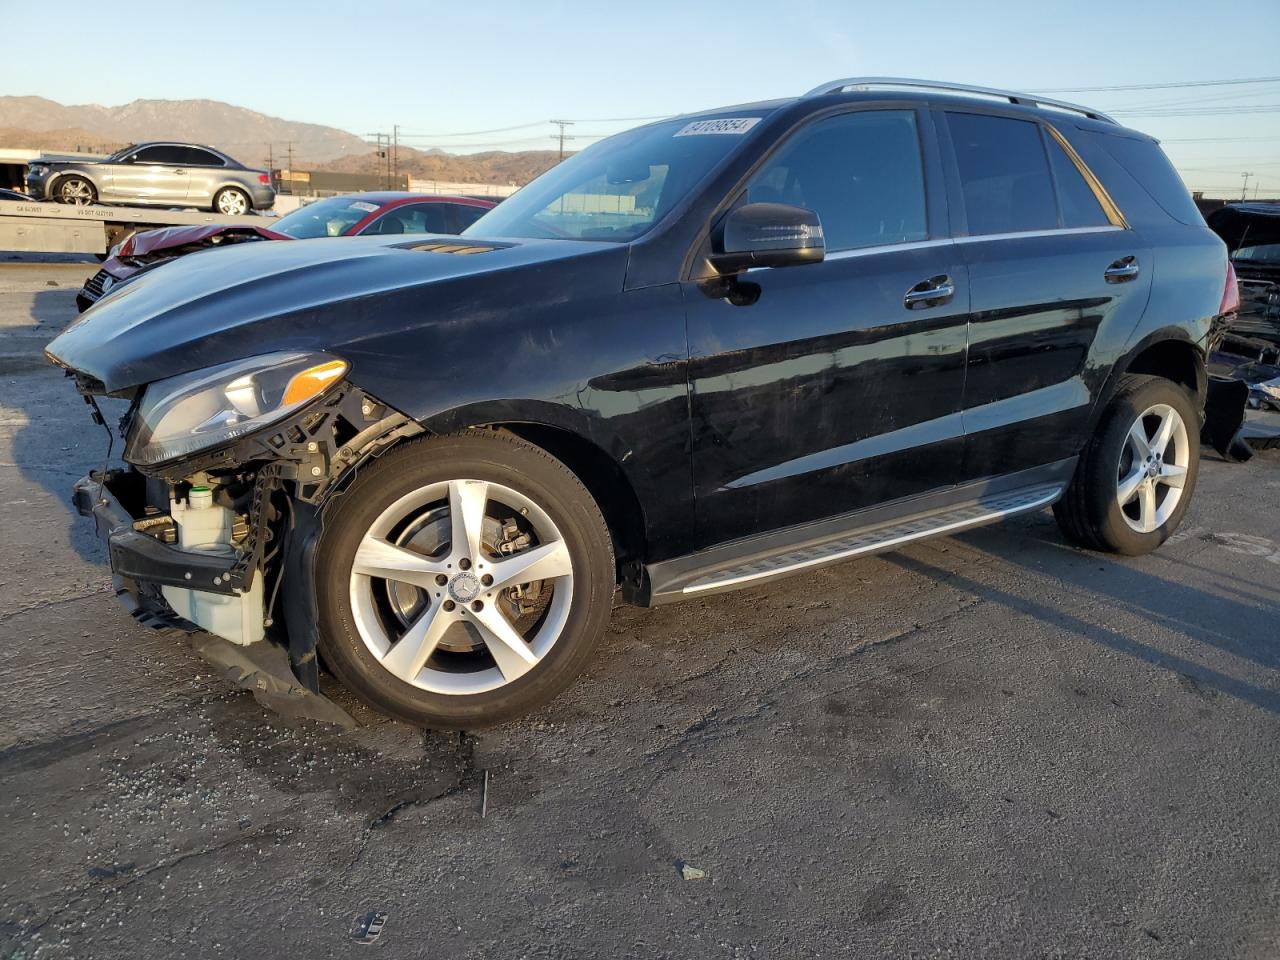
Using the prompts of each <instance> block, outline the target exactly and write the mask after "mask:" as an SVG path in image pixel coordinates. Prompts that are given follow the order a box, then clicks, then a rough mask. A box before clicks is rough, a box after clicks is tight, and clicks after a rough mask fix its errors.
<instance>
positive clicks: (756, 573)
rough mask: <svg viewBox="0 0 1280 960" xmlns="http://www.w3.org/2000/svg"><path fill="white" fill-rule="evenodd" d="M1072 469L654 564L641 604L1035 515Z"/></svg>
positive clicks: (712, 590) (1061, 487)
mask: <svg viewBox="0 0 1280 960" xmlns="http://www.w3.org/2000/svg"><path fill="white" fill-rule="evenodd" d="M1074 465H1075V458H1074V457H1073V458H1071V460H1070V461H1064V462H1062V464H1061V465H1060V469H1061V472H1062V473H1063V474H1064V476H1062V478H1061V479H1058V478H1054V479H1053V480H1052V481H1049V482H1045V480H1044V477H1043V474H1041V476H1040V477H1039V478H1038V479H1040V480H1041V482H1040V483H1037V484H1035V485H1034V486H1020V487H1018V488H1015V489H1008V490H1005V491H1002V492H998V493H997V492H994V491H991V490H990V489H988V490H986V491H984V495H982V496H981V497H979V498H977V499H970V500H968V501H967V502H960V503H957V502H955V501H954V500H953V501H952V502H951V503H950V504H948V505H946V506H940V505H939V506H934V507H933V508H932V509H926V510H920V509H917V510H916V511H915V512H913V513H910V514H909V515H905V516H903V515H899V516H897V517H894V518H889V517H886V516H885V515H884V513H882V512H880V511H874V510H873V511H868V512H865V513H864V514H862V515H861V516H857V515H854V516H850V517H848V518H844V524H843V526H844V529H843V530H833V529H832V524H831V523H830V522H828V523H823V524H821V525H819V526H818V527H817V528H810V533H811V534H813V533H817V534H818V535H817V536H812V537H811V538H804V539H802V538H801V537H802V536H803V529H802V530H792V531H780V532H775V533H772V534H766V535H764V536H763V537H758V538H751V539H750V540H748V541H740V542H739V543H738V544H737V545H736V548H737V549H736V550H735V551H734V552H736V553H737V556H736V557H730V556H727V555H726V554H728V552H729V550H730V549H733V547H734V546H735V545H726V547H720V548H716V549H713V550H708V551H703V552H702V553H701V554H694V555H692V556H688V557H679V558H677V559H675V560H671V561H667V562H665V563H658V564H653V565H651V566H649V567H648V568H647V569H646V571H645V573H646V574H647V578H648V583H649V586H650V592H649V595H648V597H647V598H645V599H647V603H648V605H657V604H662V603H670V602H672V601H675V600H683V599H688V598H691V597H698V596H706V595H708V594H712V593H719V592H721V591H724V590H733V589H736V588H739V587H745V586H756V585H758V584H761V583H765V582H767V581H769V580H772V579H774V578H776V577H784V576H787V575H788V574H792V573H797V572H800V571H803V570H809V569H812V568H814V567H819V566H824V565H826V564H829V563H837V562H839V561H841V560H849V559H852V558H854V557H865V556H869V555H871V554H874V553H880V552H883V551H885V550H892V549H894V548H896V547H900V546H903V545H904V544H907V543H911V542H913V541H916V540H924V539H926V538H929V537H939V536H946V535H948V534H952V533H959V532H960V531H962V530H970V529H972V528H974V527H980V526H984V525H986V524H989V523H996V522H998V521H1000V520H1004V519H1006V518H1008V517H1013V516H1016V515H1018V514H1020V513H1030V512H1032V511H1035V510H1040V509H1043V508H1044V507H1047V506H1049V505H1050V504H1051V503H1053V502H1054V501H1055V500H1057V499H1058V498H1059V497H1060V496H1062V492H1063V490H1065V489H1066V484H1067V481H1068V480H1069V478H1070V475H1071V474H1070V468H1071V467H1074ZM1055 466H1059V465H1055ZM919 506H921V507H922V506H924V504H919ZM819 531H820V532H819ZM798 534H799V535H800V536H797V535H798ZM633 602H634V601H633ZM641 602H644V600H641Z"/></svg>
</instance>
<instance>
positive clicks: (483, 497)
mask: <svg viewBox="0 0 1280 960" xmlns="http://www.w3.org/2000/svg"><path fill="white" fill-rule="evenodd" d="M573 585H574V577H573V563H572V560H571V557H570V555H569V549H568V545H567V544H566V543H565V540H564V537H563V536H562V535H561V533H560V530H559V529H558V528H557V527H556V525H555V523H554V522H553V521H552V520H551V518H550V516H548V514H547V513H546V511H545V510H543V509H542V508H541V507H540V506H538V504H536V503H534V502H533V501H532V500H530V499H529V498H528V497H526V496H525V495H523V494H521V493H519V492H518V491H516V490H513V489H511V488H510V487H506V486H503V485H502V484H498V483H489V482H486V481H483V480H468V479H457V480H450V481H446V482H441V483H434V484H430V485H428V486H426V487H423V488H421V489H418V490H415V491H414V492H412V493H410V494H407V495H406V496H404V497H401V498H400V499H399V500H397V501H396V502H395V503H393V504H391V505H390V506H389V507H387V509H386V510H384V511H383V512H382V513H381V514H380V515H379V516H378V518H377V519H376V520H375V521H374V522H373V524H372V525H371V526H370V527H369V529H368V530H367V531H366V533H365V534H364V536H363V538H362V539H361V541H360V545H359V547H358V548H357V550H356V554H355V558H354V560H353V562H352V567H351V576H350V598H351V608H352V613H353V619H354V621H355V624H354V625H355V627H356V630H357V632H358V633H359V635H360V638H361V640H362V641H363V642H364V644H365V646H366V647H367V648H368V650H369V651H370V653H372V654H373V656H374V657H375V658H376V659H377V660H378V662H379V663H380V664H381V665H382V666H383V668H384V669H386V670H388V671H389V672H390V673H391V674H393V675H394V676H396V677H398V678H399V679H400V680H402V681H403V682H405V683H408V684H411V685H413V686H415V687H419V688H421V689H423V690H428V691H431V692H434V693H443V694H455V695H460V694H475V693H482V692H485V691H488V690H494V689H497V688H499V687H502V686H504V685H506V684H508V683H511V682H513V681H515V680H518V679H519V678H520V677H522V676H524V675H525V674H527V673H528V672H529V671H530V670H532V669H533V668H534V667H536V666H537V665H538V664H539V662H541V660H542V659H543V658H544V657H546V655H547V654H548V652H549V651H550V650H551V648H552V646H553V645H554V644H555V643H556V641H557V640H558V639H559V637H560V635H561V633H562V632H563V631H564V627H565V623H566V621H567V619H568V616H569V610H570V604H571V601H572V597H573Z"/></svg>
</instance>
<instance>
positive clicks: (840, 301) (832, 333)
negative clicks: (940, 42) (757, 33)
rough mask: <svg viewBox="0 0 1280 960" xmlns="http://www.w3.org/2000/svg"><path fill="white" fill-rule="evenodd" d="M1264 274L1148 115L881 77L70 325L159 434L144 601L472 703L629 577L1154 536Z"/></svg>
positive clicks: (513, 685) (558, 677) (465, 720)
mask: <svg viewBox="0 0 1280 960" xmlns="http://www.w3.org/2000/svg"><path fill="white" fill-rule="evenodd" d="M1229 292H1230V293H1231V294H1234V290H1230V291H1229V288H1228V286H1227V257H1226V250H1225V248H1224V246H1223V244H1222V241H1221V240H1219V239H1218V238H1217V237H1216V236H1215V235H1214V234H1213V233H1212V232H1211V231H1210V230H1209V229H1208V228H1207V227H1206V226H1205V224H1204V221H1203V220H1202V219H1201V217H1200V214H1199V213H1198V212H1197V210H1196V207H1195V205H1194V204H1193V203H1192V200H1191V197H1190V196H1189V195H1188V194H1187V191H1186V189H1185V188H1184V187H1183V185H1182V183H1181V181H1180V180H1179V178H1178V176H1177V174H1176V173H1175V172H1174V170H1173V168H1172V166H1171V165H1170V164H1169V162H1168V160H1167V159H1166V158H1165V156H1164V154H1163V153H1162V152H1161V150H1160V148H1159V147H1158V146H1157V144H1156V142H1155V141H1153V140H1152V139H1150V138H1149V137H1146V136H1144V135H1142V134H1140V133H1136V132H1134V131H1132V130H1127V129H1125V128H1123V127H1121V126H1120V125H1119V124H1117V123H1115V122H1114V121H1112V120H1111V119H1109V118H1108V117H1106V116H1104V115H1102V114H1100V113H1097V112H1096V111H1093V110H1089V109H1087V108H1083V107H1075V106H1071V105H1067V104H1059V103H1052V102H1049V101H1045V100H1043V99H1041V98H1036V97H1030V96H1027V95H1024V94H1012V93H1007V92H999V91H989V90H978V89H975V88H956V87H946V86H944V85H938V84H930V83H926V82H923V81H902V80H877V79H853V80H842V81H835V82H832V83H829V84H825V85H823V86H822V87H820V88H819V89H817V90H814V91H812V92H811V93H809V94H807V95H805V96H803V97H799V98H796V99H789V100H779V101H774V102H770V103H758V104H750V105H747V106H739V107H728V108H725V109H723V110H716V111H712V112H709V113H704V114H699V115H696V116H685V117H679V118H677V119H672V120H665V121H661V122H658V123H653V124H649V125H648V126H644V127H641V128H638V129H635V130H632V131H630V132H627V133H624V134H620V135H618V136H615V137H612V138H610V139H608V140H605V141H602V142H601V143H599V144H596V145H595V146H592V147H590V148H588V149H586V150H584V151H582V152H581V153H578V154H576V155H574V156H573V157H571V158H570V159H568V160H566V161H565V162H564V163H562V164H560V165H558V166H556V167H555V168H553V169H552V170H551V171H549V172H548V173H546V174H544V175H543V176H542V177H540V178H539V179H538V180H536V181H534V182H533V183H532V184H530V185H529V186H527V187H525V188H524V189H523V190H521V191H520V192H519V193H517V194H516V195H515V196H514V197H512V198H510V199H508V200H506V201H504V202H503V203H502V204H501V205H500V206H498V207H496V208H495V209H494V210H492V211H490V212H489V213H488V214H486V215H485V216H484V217H483V218H481V219H480V220H479V221H478V222H477V223H476V224H474V225H473V226H472V227H470V228H469V229H468V230H467V231H466V232H465V233H464V234H463V235H462V236H461V237H459V238H457V239H449V240H445V239H436V238H428V239H414V238H408V239H406V238H401V237H356V238H352V239H340V240H333V241H328V242H324V243H319V242H317V243H309V244H308V243H280V244H268V245H266V248H265V249H257V248H251V247H249V246H240V247H236V248H233V249H230V250H227V251H224V252H223V253H221V254H219V255H218V256H216V257H204V256H199V257H190V258H187V259H185V260H182V261H179V262H178V263H175V264H173V265H172V266H171V267H168V268H166V269H165V270H162V271H157V272H156V273H155V274H151V275H148V276H143V277H141V278H139V279H138V280H137V281H135V282H134V283H131V284H129V285H128V286H127V287H126V288H125V289H124V290H122V291H120V294H119V295H118V296H113V297H111V298H110V299H109V300H106V301H104V302H103V303H101V304H99V305H98V306H97V307H96V308H95V309H94V310H92V311H90V312H89V313H88V314H86V315H85V317H84V318H83V319H82V320H81V321H80V322H79V323H78V324H73V325H72V326H71V327H69V328H68V329H67V330H66V331H65V332H64V333H63V334H62V335H61V336H59V337H58V338H57V339H56V340H55V341H53V343H52V344H51V345H50V346H49V348H48V355H49V357H50V358H51V359H52V360H53V362H55V363H57V364H59V365H61V366H62V367H64V368H66V369H67V370H68V371H69V372H70V373H71V374H72V375H73V376H74V379H75V381H76V383H77V384H78V386H79V388H80V389H81V390H82V391H83V392H85V393H86V394H87V395H89V396H90V397H94V396H100V395H109V396H115V397H124V398H128V399H129V400H130V401H131V407H130V411H129V414H128V416H127V417H126V418H125V421H124V422H123V423H122V425H121V429H122V432H123V434H124V436H125V437H126V438H127V440H126V446H125V451H124V458H125V460H126V461H127V463H128V466H127V467H126V468H125V469H121V470H113V471H111V472H109V473H107V474H106V475H102V474H98V473H92V474H90V475H89V476H87V477H86V478H84V479H83V480H81V481H80V482H79V484H78V485H77V487H76V491H77V492H76V499H77V503H78V504H79V507H80V510H81V511H82V512H83V513H85V514H86V515H92V516H93V517H95V518H96V521H97V527H98V530H99V532H100V533H101V534H102V535H103V536H105V537H106V539H107V540H108V541H109V544H110V553H111V558H112V564H113V567H114V570H115V574H116V576H117V578H118V583H119V586H120V591H121V595H122V596H123V597H125V598H126V600H127V601H128V602H130V603H132V604H133V605H134V606H135V607H136V608H137V609H138V611H139V614H140V615H141V616H145V617H148V618H151V619H158V620H161V621H163V622H174V617H175V614H176V615H177V616H178V617H180V618H181V620H183V621H191V622H194V623H195V624H198V625H200V626H202V627H205V628H206V629H209V630H211V631H213V632H215V633H219V634H220V635H222V636H224V637H226V638H228V639H229V640H231V641H233V642H235V643H257V642H260V641H261V640H262V638H263V637H264V635H265V637H266V642H268V643H279V644H282V645H285V646H286V647H287V650H288V653H289V656H290V658H291V662H292V664H293V669H294V671H295V672H296V676H297V678H298V680H299V681H301V682H302V683H304V684H306V685H308V686H310V687H311V688H312V689H315V688H316V683H317V674H316V670H317V656H316V653H317V648H318V650H319V653H320V654H321V655H322V657H323V660H324V662H325V663H326V664H327V666H328V667H330V668H331V669H332V670H333V671H334V673H336V674H337V676H338V677H339V678H340V679H341V680H342V681H343V682H345V683H346V684H347V685H348V686H349V687H350V688H351V689H352V690H353V691H355V692H356V693H357V694H358V695H359V696H360V697H362V698H363V699H365V700H366V701H368V702H369V703H372V704H374V705H376V706H377V707H379V708H381V709H383V710H385V711H387V712H389V713H392V714H395V715H396V716H399V717H403V718H406V719H408V720H411V721H414V722H418V723H425V724H431V725H443V726H472V725H475V724H482V723H488V722H492V721H495V720H498V719H500V718H504V717H509V716H512V715H514V714H517V713H520V712H522V711H526V710H529V709H530V708H532V707H533V706H535V705H536V704H539V703H541V702H543V701H544V700H546V699H547V698H548V697H550V696H552V695H553V694H554V693H555V692H556V691H558V690H560V689H562V688H563V687H564V686H565V685H566V684H568V683H569V682H570V680H571V679H572V678H573V677H574V676H575V675H576V674H577V673H578V672H579V671H580V670H581V669H582V668H583V666H584V665H585V664H586V662H587V659H588V657H589V655H590V653H591V651H592V649H593V647H594V645H595V643H596V641H597V638H598V637H599V635H600V633H601V632H602V630H603V628H604V627H605V625H606V623H607V622H608V619H609V615H610V607H611V604H612V602H613V598H614V593H615V590H616V589H617V588H618V587H621V591H622V596H623V598H624V599H626V600H628V601H630V602H632V603H637V604H646V605H647V604H658V603H665V602H668V601H672V600H679V599H688V598H699V597H705V596H707V595H709V594H713V593H717V592H719V591H723V590H730V589H734V588H737V587H743V586H757V585H759V584H762V583H765V582H767V581H769V580H772V579H773V578H776V577H781V576H783V575H789V574H790V575H798V576H807V575H811V574H812V573H813V571H814V570H815V569H817V568H818V567H820V566H822V565H823V564H827V563H831V562H833V561H838V560H842V559H845V558H849V557H858V556H864V555H867V554H870V553H874V552H876V551H879V550H886V549H891V548H894V547H896V546H899V545H902V544H905V543H909V542H911V541H914V540H918V539H921V538H924V537H931V536H939V535H943V534H949V533H954V532H956V531H959V530H965V529H968V528H970V527H975V526H978V525H980V524H984V523H989V522H992V521H996V520H1000V519H1002V518H1005V517H1010V516H1014V515H1017V514H1021V513H1026V512H1028V511H1035V510H1040V509H1043V508H1045V507H1048V506H1049V505H1051V504H1052V505H1053V506H1054V511H1055V513H1056V515H1057V518H1058V520H1059V522H1060V524H1061V526H1062V529H1063V531H1064V532H1065V533H1066V535H1067V537H1068V538H1070V539H1071V540H1072V541H1074V542H1076V543H1079V544H1083V545H1085V546H1088V547H1091V548H1094V549H1098V550H1107V551H1112V552H1116V553H1121V554H1140V553H1145V552H1147V551H1149V550H1153V549H1154V548H1156V547H1157V546H1158V545H1159V544H1160V543H1162V542H1163V541H1164V540H1165V539H1166V538H1167V537H1169V535H1170V534H1171V533H1172V532H1173V530H1174V529H1175V528H1176V527H1177V526H1178V523H1179V522H1180V521H1181V519H1182V517H1183V515H1184V514H1185V512H1186V510H1187V506H1188V502H1189V501H1190V498H1191V495H1192V491H1193V490H1194V488H1195V483H1196V472H1197V467H1198V463H1199V447H1198V443H1197V433H1198V430H1199V420H1200V417H1201V408H1202V403H1203V396H1204V391H1205V372H1204V356H1203V346H1204V344H1205V342H1206V337H1207V335H1208V332H1209V329H1210V326H1211V324H1212V323H1213V322H1214V320H1215V318H1216V317H1217V316H1218V315H1219V314H1221V313H1222V312H1223V311H1224V298H1225V297H1227V295H1228V293H1229ZM1227 305H1229V304H1227ZM780 589H785V587H780ZM266 624H269V626H264V625H266ZM286 679H288V678H286Z"/></svg>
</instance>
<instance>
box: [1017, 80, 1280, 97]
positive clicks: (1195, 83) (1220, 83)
mask: <svg viewBox="0 0 1280 960" xmlns="http://www.w3.org/2000/svg"><path fill="white" fill-rule="evenodd" d="M1247 83H1280V77H1242V78H1240V79H1238V80H1186V81H1181V82H1178V83H1129V84H1119V85H1114V86H1106V87H1054V88H1053V89H1051V90H1032V91H1031V92H1032V93H1103V92H1107V91H1111V90H1178V89H1182V88H1185V87H1229V86H1239V85H1243V84H1247Z"/></svg>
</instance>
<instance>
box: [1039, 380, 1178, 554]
mask: <svg viewBox="0 0 1280 960" xmlns="http://www.w3.org/2000/svg"><path fill="white" fill-rule="evenodd" d="M1196 419H1197V418H1196V411H1195V407H1194V405H1193V401H1192V397H1191V394H1190V393H1189V392H1188V391H1187V389H1186V388H1185V387H1182V386H1180V385H1179V384H1177V383H1174V382H1173V381H1171V380H1166V379H1163V378H1161V377H1151V376H1141V375H1137V374H1125V375H1124V376H1123V377H1122V378H1121V380H1120V383H1119V385H1118V386H1117V388H1116V391H1115V394H1114V395H1113V396H1112V398H1111V401H1110V403H1109V404H1108V405H1107V407H1106V409H1105V410H1104V412H1103V414H1102V417H1101V419H1100V421H1099V424H1098V429H1097V432H1096V433H1095V434H1094V436H1093V437H1092V439H1090V441H1089V442H1088V443H1087V444H1086V445H1085V448H1084V451H1083V452H1082V453H1081V455H1080V460H1079V462H1078V464H1077V466H1076V472H1075V477H1074V478H1073V479H1072V481H1071V485H1070V486H1069V487H1068V488H1067V491H1066V493H1065V494H1064V495H1063V497H1062V499H1061V500H1060V501H1059V502H1058V503H1057V504H1055V505H1054V508H1053V511H1054V515H1055V516H1056V517H1057V519H1058V524H1059V526H1061V527H1062V530H1063V532H1064V533H1066V535H1067V536H1068V537H1070V538H1071V539H1072V540H1074V541H1075V542H1076V543H1079V544H1081V545H1082V546H1086V547H1090V548H1092V549H1095V550H1108V551H1111V552H1114V553H1126V554H1139V553H1147V552H1148V551H1150V550H1154V549H1155V548H1156V547H1158V546H1159V545H1160V544H1161V543H1163V542H1164V541H1165V540H1166V539H1168V538H1169V536H1170V535H1171V534H1172V533H1173V531H1174V530H1175V529H1177V526H1178V523H1179V522H1180V521H1181V520H1182V516H1183V514H1185V513H1186V510H1187V504H1188V503H1189V502H1190V498H1191V491H1192V490H1193V489H1194V487H1195V481H1196V473H1197V471H1198V470H1199V465H1200V445H1199V443H1198V441H1199V435H1198V431H1197V430H1196V429H1195V427H1194V424H1195V423H1196Z"/></svg>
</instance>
